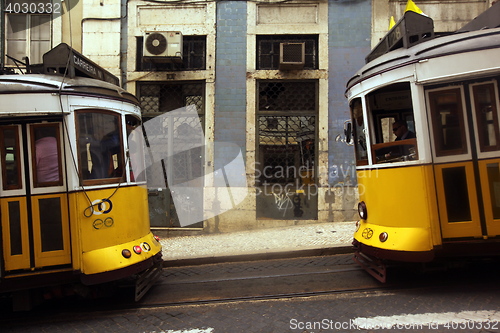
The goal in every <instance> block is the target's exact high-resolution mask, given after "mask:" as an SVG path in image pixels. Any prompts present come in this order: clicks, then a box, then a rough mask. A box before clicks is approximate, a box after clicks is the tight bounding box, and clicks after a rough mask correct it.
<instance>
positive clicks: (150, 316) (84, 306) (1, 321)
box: [0, 254, 500, 333]
mask: <svg viewBox="0 0 500 333" xmlns="http://www.w3.org/2000/svg"><path fill="white" fill-rule="evenodd" d="M351 257H352V255H350V254H348V255H331V256H323V257H308V258H294V259H276V260H264V261H253V262H236V263H224V264H210V265H200V266H188V267H172V268H166V269H165V270H164V274H163V277H162V278H161V280H160V281H159V283H158V285H157V286H155V287H154V288H153V289H151V290H150V292H149V293H148V294H147V295H146V296H145V297H144V298H143V300H141V302H139V303H138V304H131V303H129V302H128V300H127V299H126V298H125V297H113V298H107V299H101V300H98V301H90V302H89V301H81V300H68V299H66V300H56V301H53V302H50V303H47V304H44V305H42V306H40V307H39V308H37V309H35V310H33V311H32V312H30V313H12V312H9V311H7V310H3V311H2V313H1V315H0V332H51V333H52V332H134V333H142V332H145V333H153V332H155V333H159V332H168V333H180V332H183V333H205V332H213V333H219V332H231V333H232V332H250V333H251V332H256V333H257V332H258V333H261V332H390V331H392V332H457V331H459V332H500V323H499V321H500V294H499V289H500V286H499V284H498V283H497V281H498V278H497V277H498V273H499V269H498V268H497V267H498V263H497V262H490V261H485V262H482V263H475V264H472V265H466V266H463V267H457V268H454V269H451V270H447V271H442V270H433V271H431V272H427V273H425V274H421V273H418V274H417V273H415V272H412V271H410V270H404V269H399V268H398V269H393V270H391V271H390V272H389V274H390V278H389V282H388V283H387V284H385V285H383V284H381V283H379V282H377V281H375V280H374V279H373V278H371V277H370V276H369V275H368V274H367V273H366V272H364V271H362V270H359V269H358V268H357V266H355V265H352V263H351ZM126 294H127V293H125V292H124V293H123V295H122V296H125V295H126Z"/></svg>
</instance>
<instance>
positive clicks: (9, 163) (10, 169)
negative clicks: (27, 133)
mask: <svg viewBox="0 0 500 333" xmlns="http://www.w3.org/2000/svg"><path fill="white" fill-rule="evenodd" d="M0 143H1V146H0V153H1V154H2V156H1V163H2V184H3V186H2V188H3V189H4V190H16V189H20V188H22V183H21V165H20V151H19V128H18V127H17V126H2V127H0Z"/></svg>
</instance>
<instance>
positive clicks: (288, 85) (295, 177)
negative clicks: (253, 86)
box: [257, 80, 318, 185]
mask: <svg viewBox="0 0 500 333" xmlns="http://www.w3.org/2000/svg"><path fill="white" fill-rule="evenodd" d="M258 92H259V102H258V124H259V127H258V134H257V135H258V139H259V141H258V142H259V163H260V166H259V167H260V169H259V171H260V173H259V175H260V179H258V180H257V181H258V182H260V184H261V185H262V184H264V183H271V184H272V183H279V184H287V183H295V182H296V181H298V182H299V183H300V184H303V183H304V182H314V179H313V178H311V177H308V178H307V179H305V178H303V177H302V176H301V175H300V174H299V173H300V172H307V170H314V166H315V155H316V141H317V140H316V122H317V108H318V106H317V82H316V81H314V80H313V81H269V80H261V81H259V82H258ZM312 174H313V172H312V171H311V173H310V175H312Z"/></svg>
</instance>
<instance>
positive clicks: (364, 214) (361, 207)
mask: <svg viewBox="0 0 500 333" xmlns="http://www.w3.org/2000/svg"><path fill="white" fill-rule="evenodd" d="M358 214H359V217H361V219H362V220H366V219H367V218H368V210H367V209H366V203H365V202H364V201H360V202H359V203H358Z"/></svg>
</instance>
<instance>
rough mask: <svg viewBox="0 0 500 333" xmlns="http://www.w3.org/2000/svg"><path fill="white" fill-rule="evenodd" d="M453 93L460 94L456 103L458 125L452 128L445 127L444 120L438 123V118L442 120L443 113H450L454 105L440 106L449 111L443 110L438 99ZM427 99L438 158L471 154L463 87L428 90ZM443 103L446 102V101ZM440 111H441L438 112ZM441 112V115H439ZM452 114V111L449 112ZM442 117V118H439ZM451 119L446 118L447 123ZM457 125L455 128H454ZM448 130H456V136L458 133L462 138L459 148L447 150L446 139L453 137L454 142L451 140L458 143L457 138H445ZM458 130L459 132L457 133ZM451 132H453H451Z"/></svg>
mask: <svg viewBox="0 0 500 333" xmlns="http://www.w3.org/2000/svg"><path fill="white" fill-rule="evenodd" d="M453 92H458V99H456V101H457V102H458V104H457V106H458V107H457V109H456V110H457V111H456V112H457V116H456V119H455V120H456V121H457V122H458V123H455V124H452V125H451V126H446V124H444V125H443V122H442V120H439V121H437V119H438V118H441V119H443V118H442V116H443V114H442V113H443V111H447V110H448V111H449V110H451V105H452V104H453V103H446V104H443V103H442V104H440V105H442V106H447V109H446V110H445V109H442V108H438V107H437V104H436V103H437V100H436V97H438V95H444V94H448V95H449V94H451V93H453ZM426 97H427V105H428V108H429V115H430V118H431V123H432V136H433V146H434V148H435V154H436V157H445V156H452V155H466V154H468V153H469V148H468V140H467V139H468V138H467V131H466V128H465V126H466V119H465V110H464V107H465V106H466V105H467V104H466V103H465V101H464V90H463V87H462V86H452V87H445V88H439V89H435V90H428V91H427V92H426ZM443 101H446V99H444V100H443ZM438 110H439V111H438ZM438 112H439V114H438ZM449 112H452V111H449ZM439 116H441V117H439ZM451 119H452V118H451V117H450V118H448V119H446V117H445V119H444V120H445V123H446V122H448V121H451ZM453 125H455V126H453ZM448 129H450V130H451V129H455V134H456V133H458V134H459V137H458V138H461V144H460V145H459V146H457V147H456V148H453V147H451V148H449V149H446V148H447V147H446V143H445V141H447V140H445V139H447V138H451V137H453V140H450V141H451V142H456V140H455V139H456V138H457V136H453V134H452V135H448V134H445V135H446V136H447V138H444V135H443V130H448ZM457 130H458V131H457ZM450 132H451V131H450Z"/></svg>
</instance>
